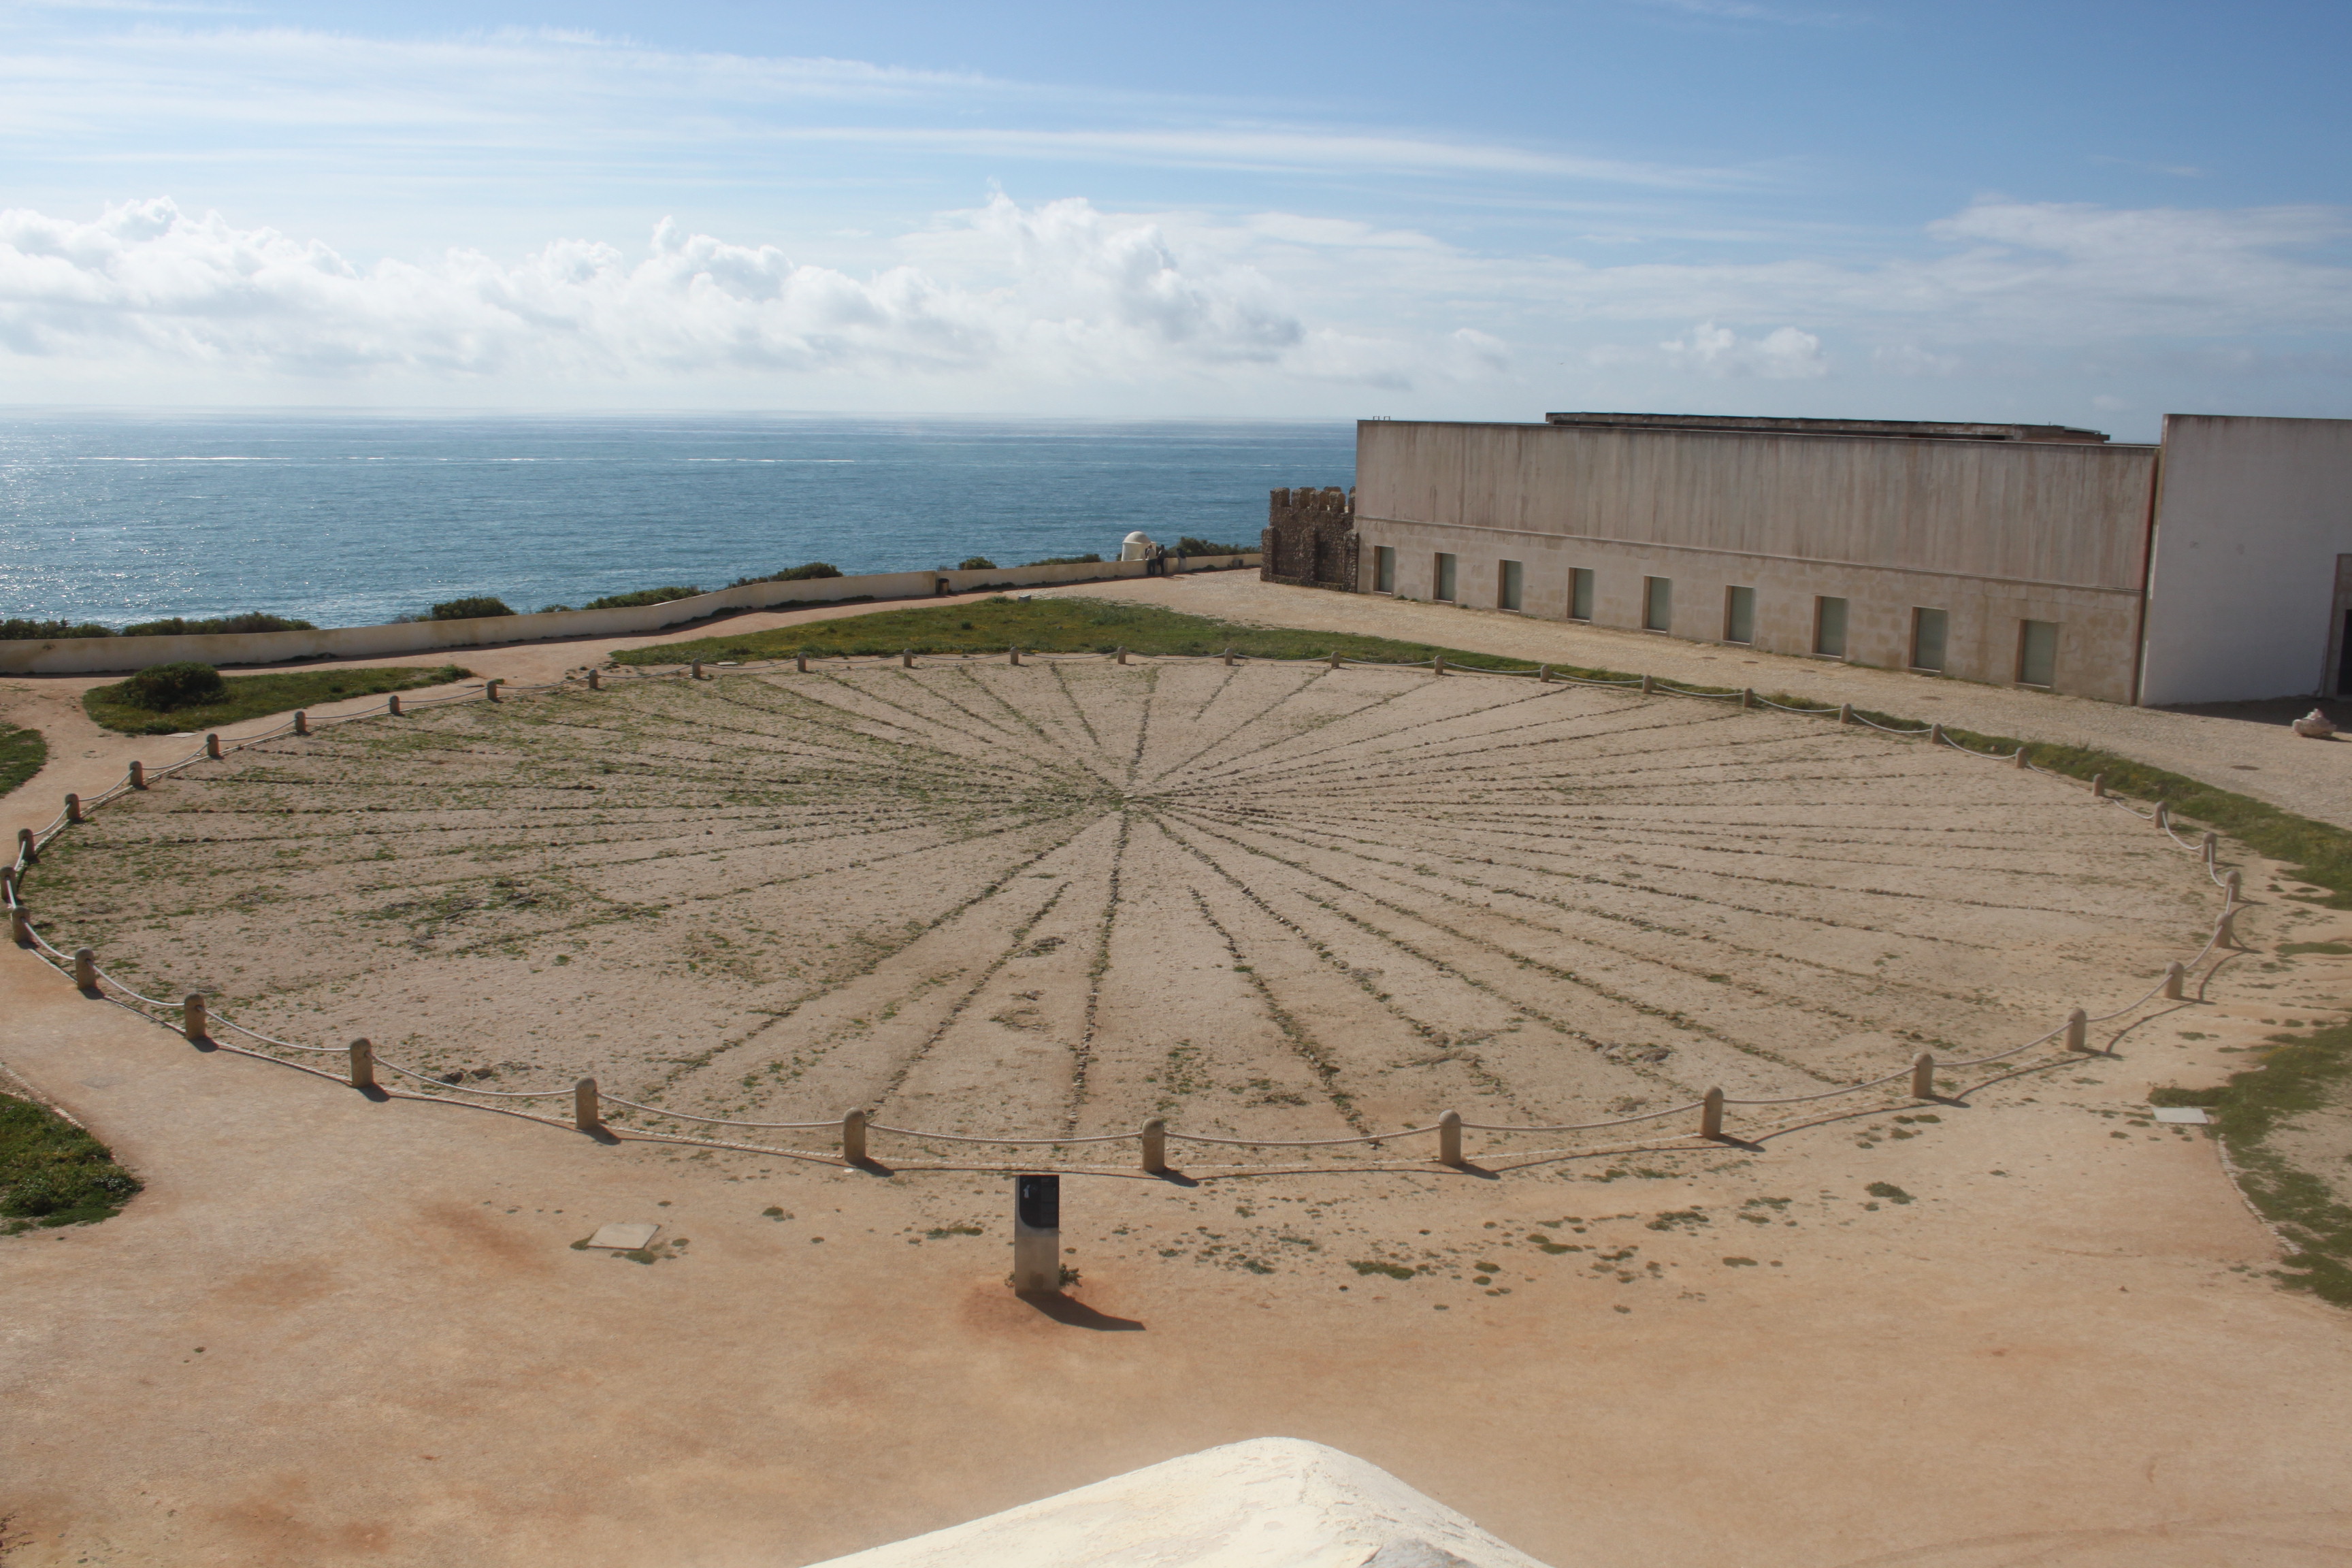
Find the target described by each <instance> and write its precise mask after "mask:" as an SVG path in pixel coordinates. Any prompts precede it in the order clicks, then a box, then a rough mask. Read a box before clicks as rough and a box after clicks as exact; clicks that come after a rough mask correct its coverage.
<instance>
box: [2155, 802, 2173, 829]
mask: <svg viewBox="0 0 2352 1568" xmlns="http://www.w3.org/2000/svg"><path fill="white" fill-rule="evenodd" d="M2154 821H2155V823H2156V830H2157V831H2158V833H2169V832H2171V831H2172V808H2171V807H2170V806H2168V805H2165V804H2164V802H2162V801H2160V800H2159V801H2158V802H2157V803H2156V816H2155V818H2154Z"/></svg>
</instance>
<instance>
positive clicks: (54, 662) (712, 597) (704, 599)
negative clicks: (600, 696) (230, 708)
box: [0, 552, 1258, 675]
mask: <svg viewBox="0 0 2352 1568" xmlns="http://www.w3.org/2000/svg"><path fill="white" fill-rule="evenodd" d="M1257 560H1258V558H1257V556H1256V554H1255V552H1252V553H1250V554H1245V555H1232V556H1226V555H1213V556H1212V555H1202V556H1195V557H1192V558H1189V559H1186V560H1183V561H1181V562H1180V561H1179V560H1178V558H1177V557H1175V556H1173V555H1171V556H1170V557H1169V558H1168V569H1169V570H1170V571H1171V572H1175V571H1177V570H1179V569H1181V570H1184V571H1189V572H1215V571H1231V570H1233V569H1234V568H1236V567H1246V566H1255V565H1256V564H1257ZM1144 568H1145V563H1143V562H1140V561H1101V562H1077V563H1071V564H1067V565H1061V566H1010V567H1006V566H992V567H989V568H987V569H986V570H984V571H974V572H944V571H943V572H876V573H868V574H864V575H862V576H854V577H814V578H804V579H803V580H801V581H798V582H791V583H775V582H770V583H746V584H742V585H741V586H740V587H736V588H721V589H719V590H718V591H717V592H715V593H709V594H698V595H695V596H694V597H693V598H690V599H671V600H667V601H666V602H664V603H662V604H658V605H630V606H629V607H628V608H626V609H618V610H548V611H543V612H541V613H540V614H538V615H529V616H482V617H480V618H478V619H471V620H460V621H406V622H398V623H394V624H393V625H390V626H330V627H324V628H321V629H320V630H316V631H307V632H230V633H223V634H220V635H216V636H210V637H55V638H50V639H48V640H46V641H29V640H28V641H24V642H0V675H101V674H110V673H113V672H116V671H130V670H138V669H145V668H148V667H149V666H151V665H157V664H174V663H178V662H179V661H181V660H184V659H194V660H196V661H198V662H201V663H204V664H210V665H219V666H234V665H253V664H289V663H292V662H294V661H295V660H298V659H305V658H387V657H396V656H398V655H402V654H416V653H431V652H433V651H435V650H436V649H439V648H460V647H497V646H499V645H500V644H504V643H524V642H558V641H562V639H564V638H566V637H642V636H644V635H646V633H648V632H657V631H662V630H665V629H667V628H668V627H670V626H688V625H691V624H693V623H694V622H696V621H702V620H709V619H711V618H712V617H714V616H725V615H730V614H741V613H744V612H747V611H752V610H790V609H799V608H802V607H803V606H809V605H837V604H840V603H842V602H843V601H844V600H850V599H856V600H866V599H930V598H938V597H940V596H941V595H948V594H977V593H985V592H987V591H989V590H991V589H995V588H1043V587H1052V586H1055V585H1057V584H1064V583H1096V582H1101V581H1103V580H1105V579H1108V578H1115V577H1140V576H1142V575H1143V574H1144Z"/></svg>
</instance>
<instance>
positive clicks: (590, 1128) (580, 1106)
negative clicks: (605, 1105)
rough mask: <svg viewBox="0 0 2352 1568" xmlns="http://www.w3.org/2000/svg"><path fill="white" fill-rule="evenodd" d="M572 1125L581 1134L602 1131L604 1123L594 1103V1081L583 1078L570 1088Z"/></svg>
mask: <svg viewBox="0 0 2352 1568" xmlns="http://www.w3.org/2000/svg"><path fill="white" fill-rule="evenodd" d="M572 1126H574V1127H577V1128H578V1129H580V1131H583V1132H595V1131H602V1130H603V1128H604V1118H603V1115H602V1113H601V1110H600V1108H599V1107H598V1105H597V1103H596V1080H595V1079H593V1078H583V1079H581V1080H580V1081H579V1082H578V1083H575V1084H573V1085H572Z"/></svg>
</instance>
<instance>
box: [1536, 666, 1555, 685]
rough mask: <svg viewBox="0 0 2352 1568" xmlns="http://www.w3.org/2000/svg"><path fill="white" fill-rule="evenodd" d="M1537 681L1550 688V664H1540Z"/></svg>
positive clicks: (1537, 668) (1537, 670)
mask: <svg viewBox="0 0 2352 1568" xmlns="http://www.w3.org/2000/svg"><path fill="white" fill-rule="evenodd" d="M1536 679H1538V680H1539V681H1541V682H1542V683H1543V684H1544V685H1546V686H1549V685H1550V684H1551V666H1549V665H1548V664H1539V665H1538V666H1536Z"/></svg>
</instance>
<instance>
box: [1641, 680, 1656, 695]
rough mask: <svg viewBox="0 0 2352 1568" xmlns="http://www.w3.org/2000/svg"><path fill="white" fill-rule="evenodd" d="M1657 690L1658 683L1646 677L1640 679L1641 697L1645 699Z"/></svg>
mask: <svg viewBox="0 0 2352 1568" xmlns="http://www.w3.org/2000/svg"><path fill="white" fill-rule="evenodd" d="M1656 689H1658V683H1657V682H1656V681H1654V680H1653V679H1650V678H1649V677H1648V676H1646V675H1645V676H1643V677H1642V695H1643V696H1644V697H1647V696H1649V695H1650V693H1652V692H1654V691H1655V690H1656Z"/></svg>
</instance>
